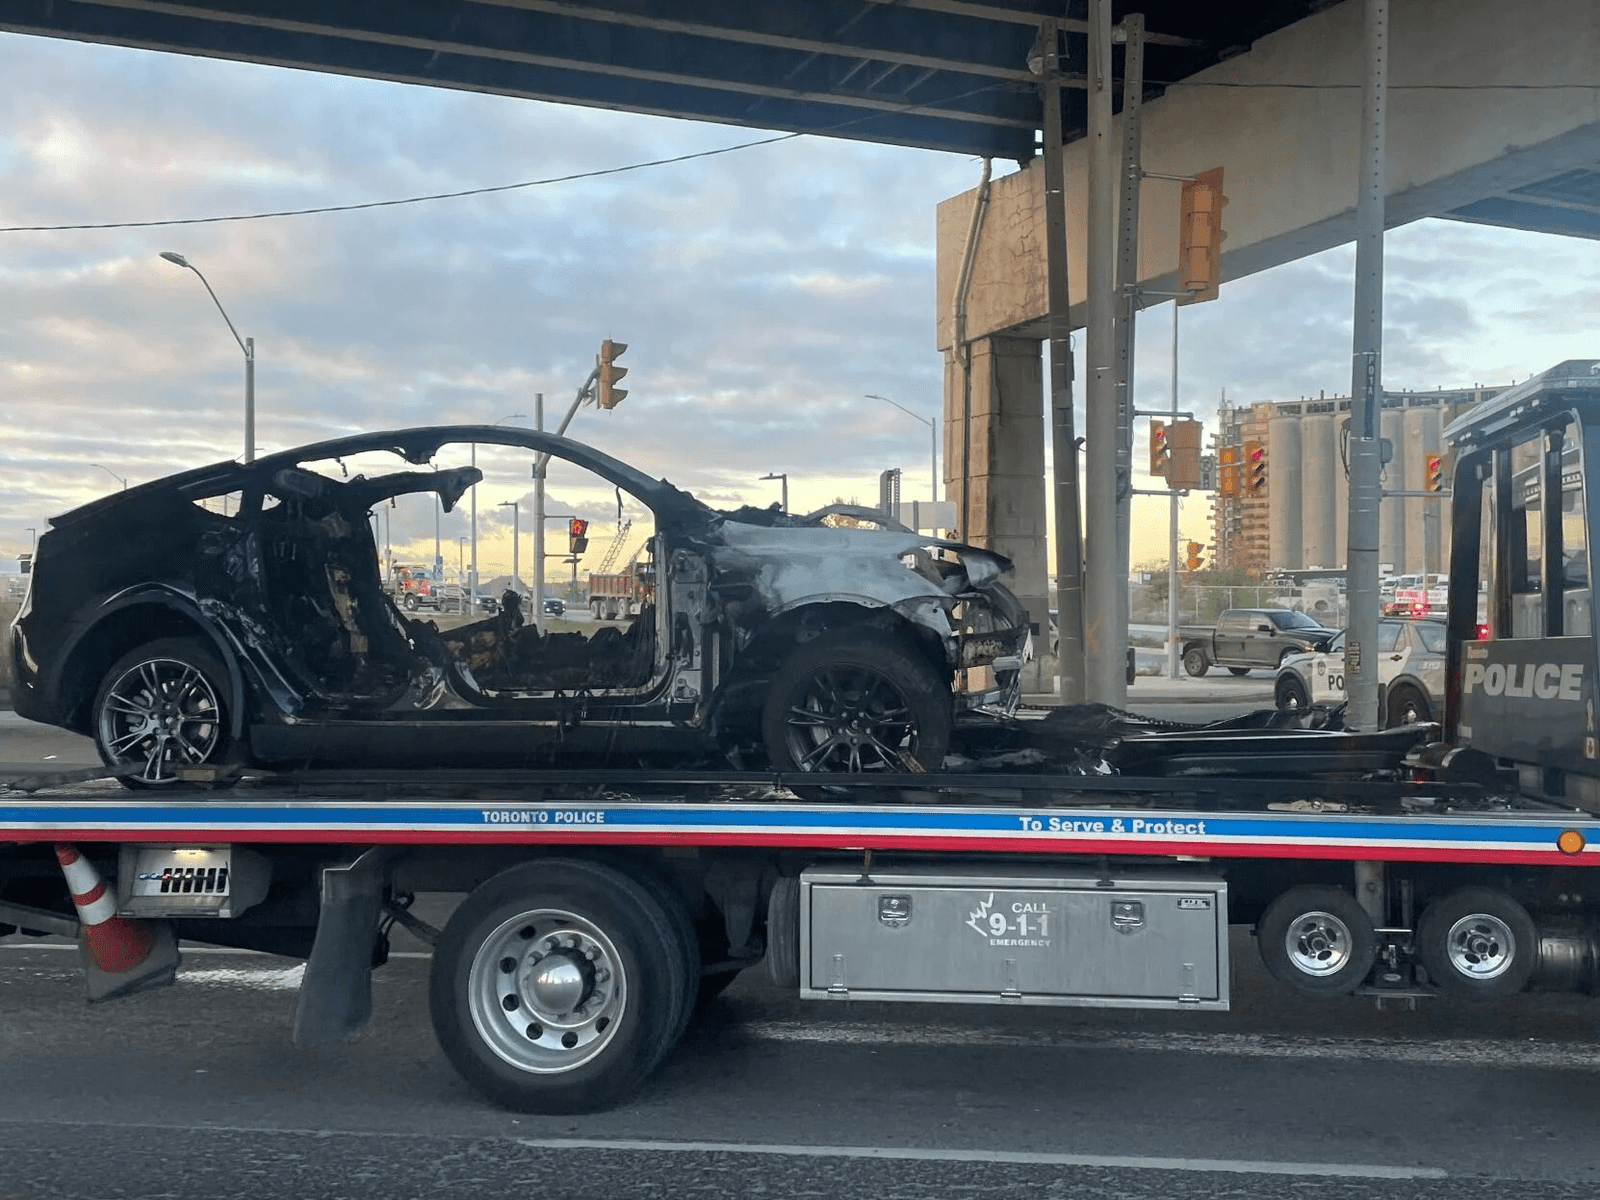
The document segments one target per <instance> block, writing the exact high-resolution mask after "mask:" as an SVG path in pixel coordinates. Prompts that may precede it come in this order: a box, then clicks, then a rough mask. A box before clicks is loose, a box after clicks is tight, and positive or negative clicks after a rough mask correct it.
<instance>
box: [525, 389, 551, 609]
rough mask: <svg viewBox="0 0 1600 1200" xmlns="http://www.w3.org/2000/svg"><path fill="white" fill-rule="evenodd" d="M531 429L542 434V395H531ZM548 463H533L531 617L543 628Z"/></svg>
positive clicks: (538, 393) (536, 393) (536, 461)
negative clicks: (545, 501) (545, 480)
mask: <svg viewBox="0 0 1600 1200" xmlns="http://www.w3.org/2000/svg"><path fill="white" fill-rule="evenodd" d="M533 427H534V428H535V429H536V430H538V431H539V432H540V433H543V432H544V393H543V392H535V393H534V394H533ZM547 467H548V462H540V461H539V460H538V459H537V458H536V459H534V463H533V615H532V616H531V617H530V618H529V619H530V620H531V621H532V622H533V623H534V625H535V626H537V627H538V628H540V629H543V628H544V476H545V470H546V468H547Z"/></svg>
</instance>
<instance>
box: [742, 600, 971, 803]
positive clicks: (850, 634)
mask: <svg viewBox="0 0 1600 1200" xmlns="http://www.w3.org/2000/svg"><path fill="white" fill-rule="evenodd" d="M950 727H951V713H950V687H949V685H948V684H947V683H946V682H945V680H944V679H943V678H941V676H940V675H939V673H938V672H937V671H935V670H934V668H933V665H932V664H931V663H929V662H928V660H927V659H926V658H924V657H923V656H922V654H921V653H920V652H919V651H918V650H917V648H916V647H915V646H914V645H912V644H911V642H910V641H909V639H907V638H903V637H896V636H894V635H892V634H885V633H884V631H882V630H863V629H839V630H834V631H832V632H830V633H825V634H822V635H821V636H819V637H815V638H812V639H811V640H810V641H808V642H802V643H801V644H800V645H799V646H798V647H796V648H795V650H794V651H793V652H792V653H791V654H790V655H789V657H788V659H787V660H786V661H785V662H784V664H783V665H782V666H781V667H779V668H778V671H777V674H775V675H774V676H773V678H772V682H771V684H770V686H769V687H768V690H767V700H766V704H765V705H764V706H763V709H762V717H761V732H762V739H763V741H764V742H765V743H766V747H767V756H768V758H769V759H770V760H771V762H772V765H773V767H775V768H776V769H777V770H780V771H816V772H819V773H822V772H838V771H849V772H856V771H868V772H871V771H878V772H886V773H892V774H900V773H902V772H906V771H908V770H909V771H936V770H938V769H939V767H940V766H941V765H942V764H943V762H944V756H945V753H946V751H947V750H948V749H949V747H950ZM907 759H910V760H911V761H910V762H907V761H906V760H907Z"/></svg>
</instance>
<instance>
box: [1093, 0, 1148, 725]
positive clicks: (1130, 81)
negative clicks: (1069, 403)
mask: <svg viewBox="0 0 1600 1200" xmlns="http://www.w3.org/2000/svg"><path fill="white" fill-rule="evenodd" d="M1120 32H1121V36H1122V43H1123V45H1122V170H1121V171H1120V173H1119V174H1120V176H1121V183H1122V193H1121V197H1120V200H1121V208H1120V211H1119V212H1118V216H1117V305H1116V312H1117V325H1116V340H1117V350H1116V362H1117V381H1116V382H1117V393H1116V395H1117V540H1116V554H1117V564H1116V570H1115V571H1114V572H1113V574H1112V579H1113V581H1114V582H1115V584H1116V608H1115V611H1114V615H1113V617H1112V618H1111V620H1110V621H1109V622H1108V623H1107V625H1106V634H1107V638H1108V640H1109V643H1110V644H1109V645H1108V648H1107V653H1108V655H1109V656H1110V657H1111V658H1113V659H1115V660H1116V661H1117V663H1118V664H1119V666H1118V669H1117V673H1116V679H1117V683H1116V689H1115V692H1114V693H1113V695H1111V696H1108V697H1102V699H1105V700H1107V701H1108V702H1109V703H1111V704H1114V705H1116V706H1117V707H1118V708H1121V707H1123V706H1124V705H1126V704H1127V702H1128V677H1127V673H1126V669H1125V666H1123V665H1120V664H1126V662H1127V658H1128V567H1129V561H1128V554H1129V543H1130V541H1131V535H1132V531H1133V410H1134V407H1135V406H1134V402H1133V393H1134V387H1133V384H1134V379H1133V360H1134V332H1135V327H1136V325H1137V323H1138V312H1139V290H1138V288H1139V184H1140V181H1141V178H1142V176H1141V172H1142V167H1141V163H1140V160H1141V157H1142V156H1141V150H1140V132H1141V123H1140V108H1141V105H1142V102H1143V99H1144V17H1142V16H1140V15H1139V14H1138V13H1130V14H1128V15H1127V16H1125V17H1124V18H1123V19H1122V26H1121V30H1120ZM1108 61H1109V60H1108Z"/></svg>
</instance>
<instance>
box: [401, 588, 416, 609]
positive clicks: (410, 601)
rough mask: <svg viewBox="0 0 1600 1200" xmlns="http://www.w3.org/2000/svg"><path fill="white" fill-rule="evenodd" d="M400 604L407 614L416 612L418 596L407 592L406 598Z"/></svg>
mask: <svg viewBox="0 0 1600 1200" xmlns="http://www.w3.org/2000/svg"><path fill="white" fill-rule="evenodd" d="M400 604H401V606H402V607H404V609H405V610H406V611H407V612H416V611H417V594H416V593H415V592H407V593H406V594H405V598H404V599H403V600H401V601H400Z"/></svg>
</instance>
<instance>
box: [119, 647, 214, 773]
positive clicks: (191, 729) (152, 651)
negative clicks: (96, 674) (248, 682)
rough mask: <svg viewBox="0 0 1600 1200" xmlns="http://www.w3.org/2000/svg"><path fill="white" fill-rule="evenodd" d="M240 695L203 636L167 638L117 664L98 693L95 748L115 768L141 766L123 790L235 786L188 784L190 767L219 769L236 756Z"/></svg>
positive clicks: (141, 649)
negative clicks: (235, 708)
mask: <svg viewBox="0 0 1600 1200" xmlns="http://www.w3.org/2000/svg"><path fill="white" fill-rule="evenodd" d="M232 695H233V689H232V686H231V681H230V679H229V677H228V670H227V668H226V667H224V666H223V665H222V664H221V663H220V662H218V661H217V658H216V656H215V655H214V654H213V653H212V652H211V649H210V647H209V646H207V645H206V644H205V643H204V642H201V641H199V640H198V639H196V638H163V639H161V640H160V641H155V642H150V643H149V644H148V645H144V646H140V647H138V648H137V649H135V650H130V651H129V652H128V653H127V654H125V655H123V656H122V657H121V658H120V659H118V660H117V662H116V663H115V664H113V666H112V667H111V669H110V670H109V671H107V672H106V674H105V678H104V679H103V680H102V681H101V683H100V688H99V691H98V692H96V693H95V698H94V710H93V714H92V723H93V733H94V743H95V748H96V749H97V750H99V752H100V759H101V761H102V762H104V763H105V764H106V766H108V767H112V768H114V769H118V770H122V769H128V768H137V769H138V773H137V774H135V775H122V776H118V780H119V782H121V784H122V786H123V787H126V788H131V789H134V790H142V789H147V788H174V789H176V788H182V787H185V786H213V787H215V786H218V785H221V786H228V785H229V783H230V782H231V781H230V780H219V781H216V782H215V783H210V784H207V785H192V784H191V785H186V784H185V782H184V781H183V780H181V779H179V777H178V775H179V772H180V771H181V770H183V769H184V768H189V767H217V766H221V765H222V764H223V763H225V762H227V761H228V760H229V758H230V756H231V754H232V751H233V737H232V734H231V732H230V729H231V726H232V714H231V713H230V712H229V711H228V705H229V702H230V700H231V698H232Z"/></svg>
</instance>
